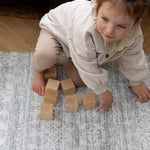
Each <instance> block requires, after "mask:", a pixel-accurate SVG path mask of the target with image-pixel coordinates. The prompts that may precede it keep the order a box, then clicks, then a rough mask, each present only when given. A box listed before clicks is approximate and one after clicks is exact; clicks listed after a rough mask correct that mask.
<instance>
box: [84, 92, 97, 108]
mask: <svg viewBox="0 0 150 150" xmlns="http://www.w3.org/2000/svg"><path fill="white" fill-rule="evenodd" d="M81 102H82V106H83V109H84V110H89V109H94V108H95V107H96V99H95V96H94V93H85V94H82V95H81Z"/></svg>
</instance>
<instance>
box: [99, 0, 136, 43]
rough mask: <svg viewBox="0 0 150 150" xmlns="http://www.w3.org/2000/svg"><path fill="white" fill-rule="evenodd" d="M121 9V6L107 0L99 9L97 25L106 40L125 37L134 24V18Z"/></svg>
mask: <svg viewBox="0 0 150 150" xmlns="http://www.w3.org/2000/svg"><path fill="white" fill-rule="evenodd" d="M119 10H120V8H118V7H116V6H114V5H113V4H112V3H111V2H109V1H106V2H104V3H103V4H102V6H101V7H100V9H99V11H98V15H97V20H96V27H97V30H98V31H99V33H100V34H101V35H102V37H103V39H104V40H105V41H109V42H110V41H114V40H117V39H121V38H124V37H125V36H126V35H127V33H128V32H129V31H130V30H131V29H132V27H133V25H134V20H133V19H132V18H131V17H129V16H128V15H126V14H124V13H122V11H121V10H120V11H119Z"/></svg>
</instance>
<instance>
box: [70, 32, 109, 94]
mask: <svg viewBox="0 0 150 150" xmlns="http://www.w3.org/2000/svg"><path fill="white" fill-rule="evenodd" d="M79 39H80V38H76V39H74V40H72V41H70V42H69V43H71V44H70V45H69V48H70V55H71V58H72V61H73V63H74V65H75V66H76V68H77V69H78V71H79V74H80V76H81V78H82V80H83V81H84V83H85V84H86V85H87V87H89V88H90V89H92V90H93V91H94V92H95V93H96V94H101V93H104V92H105V91H106V90H107V86H106V82H107V81H108V73H107V71H106V70H105V69H103V68H100V67H99V66H98V63H97V56H96V50H95V46H94V43H93V41H92V39H91V36H90V34H88V33H87V34H86V35H85V37H84V38H82V39H83V40H85V41H82V40H81V39H80V40H79ZM72 43H73V44H72Z"/></svg>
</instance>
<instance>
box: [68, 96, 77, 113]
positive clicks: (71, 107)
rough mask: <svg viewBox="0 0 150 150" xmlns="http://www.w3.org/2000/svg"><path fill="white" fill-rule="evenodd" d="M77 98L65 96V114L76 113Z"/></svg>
mask: <svg viewBox="0 0 150 150" xmlns="http://www.w3.org/2000/svg"><path fill="white" fill-rule="evenodd" d="M78 107H79V104H78V97H77V96H71V95H68V96H66V112H78Z"/></svg>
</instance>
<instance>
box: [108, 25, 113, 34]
mask: <svg viewBox="0 0 150 150" xmlns="http://www.w3.org/2000/svg"><path fill="white" fill-rule="evenodd" d="M106 33H107V34H108V35H113V34H114V27H113V25H111V24H109V25H108V26H107V29H106Z"/></svg>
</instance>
